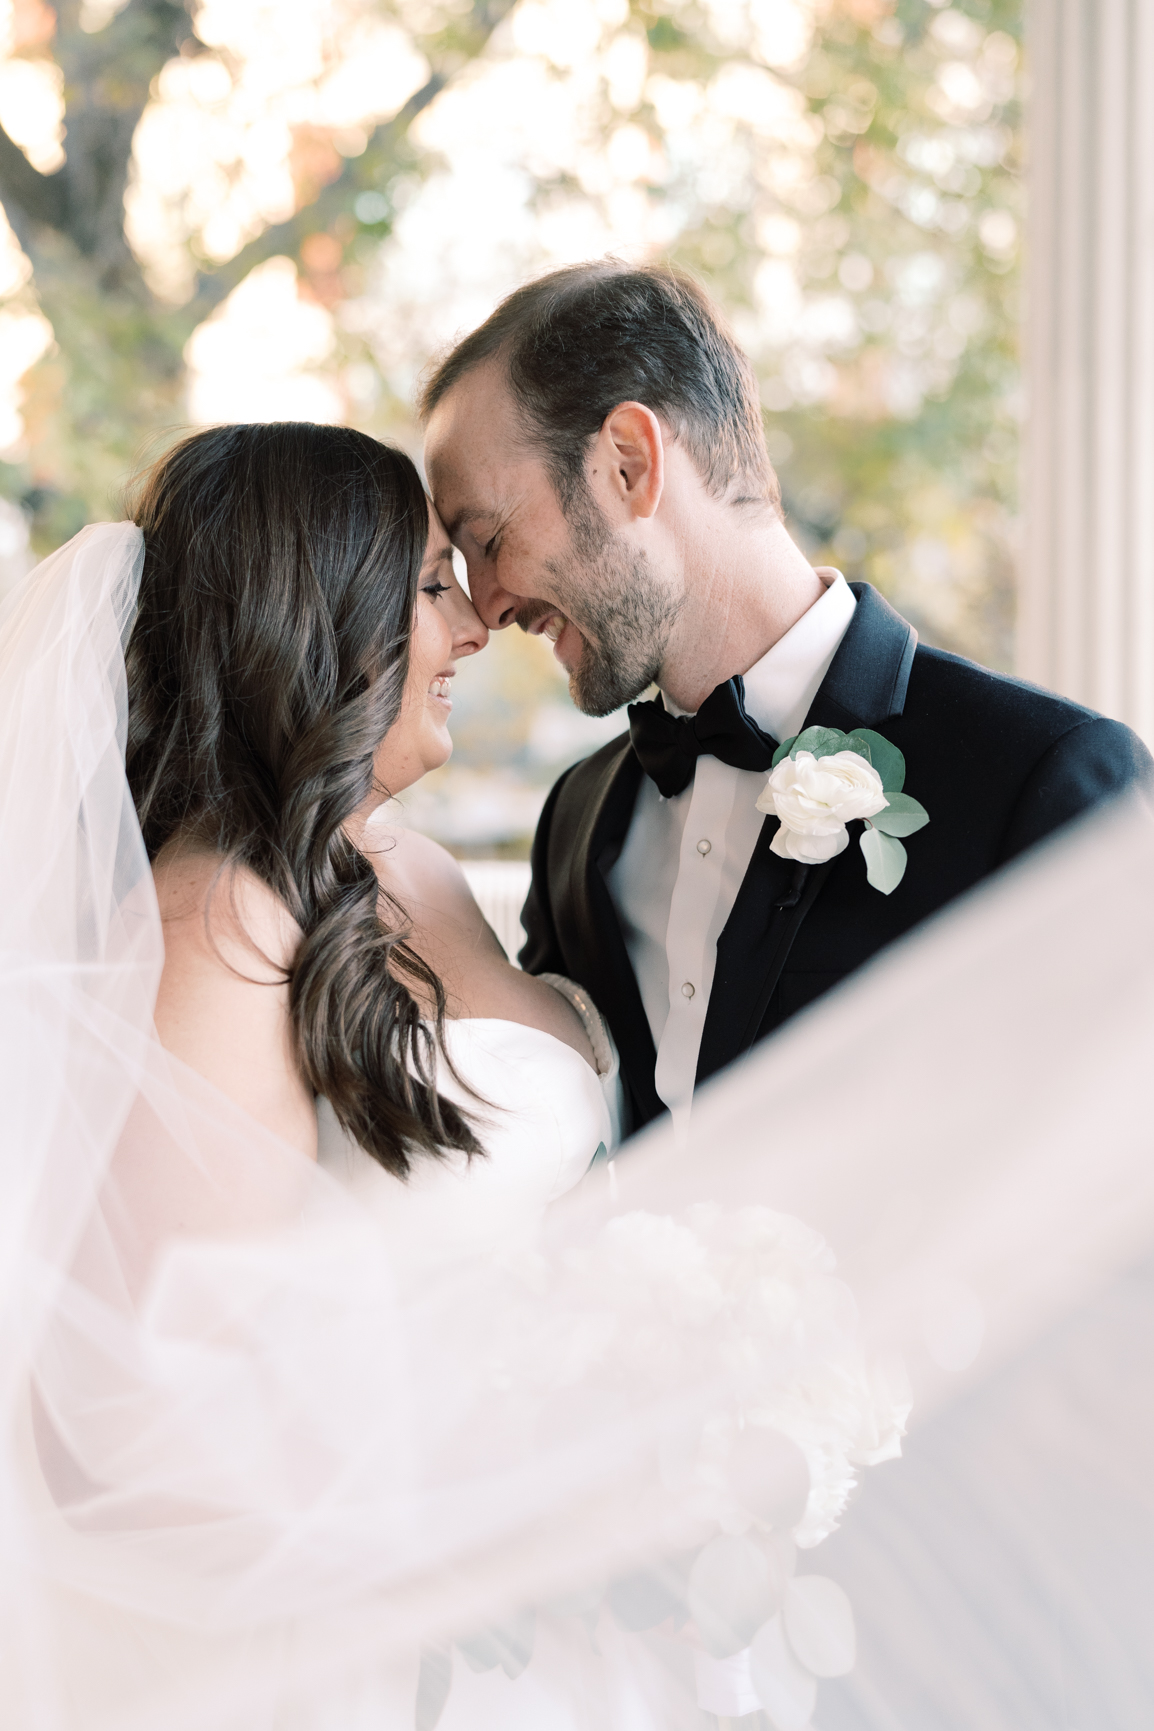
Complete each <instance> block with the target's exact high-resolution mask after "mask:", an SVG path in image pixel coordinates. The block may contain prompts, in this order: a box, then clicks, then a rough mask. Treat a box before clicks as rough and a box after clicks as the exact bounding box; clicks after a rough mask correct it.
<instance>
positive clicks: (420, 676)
mask: <svg viewBox="0 0 1154 1731" xmlns="http://www.w3.org/2000/svg"><path fill="white" fill-rule="evenodd" d="M488 641H489V633H488V631H487V629H486V627H485V626H484V625H482V623H481V621H480V619H478V617H477V614H476V612H475V610H474V608H473V603H472V602H471V601H470V600H469V597H468V596H467V595H466V594H465V591H464V590H463V589H462V588H461V586H460V584H459V583H458V582H457V579H456V576H455V575H454V572H453V549H452V547H451V546H450V544H449V537H448V536H447V535H446V533H445V531H444V529H443V528H442V526H441V520H440V518H439V517H438V516H437V513H436V512H435V511H434V510H433V507H432V506H431V505H430V506H429V544H428V547H427V548H426V550H425V562H424V564H423V565H422V567H421V575H420V578H419V581H418V593H417V606H416V611H415V613H414V615H413V636H412V641H411V643H410V645H409V676H408V678H407V680H406V681H405V691H404V696H403V698H402V700H401V713H400V715H399V716H398V717H397V719H396V721H395V722H394V723H393V725H392V727H390V729H389V731H388V733H386V735H385V737H384V739H383V740H382V741H381V743H380V745H379V746H378V747H377V754H376V757H375V759H374V761H373V769H374V772H375V777H376V780H377V782H378V784H379V785H380V786H382V787H385V788H387V789H388V791H389V792H390V793H400V791H401V789H402V788H405V787H411V786H412V785H413V783H414V782H415V781H419V780H420V779H421V777H422V776H423V775H426V774H428V772H429V770H430V769H436V768H438V766H439V765H440V764H442V763H444V762H445V761H446V760H447V759H448V757H449V756H450V754H451V752H452V750H453V741H452V739H451V738H450V737H449V715H450V713H451V711H452V708H453V700H452V697H451V695H450V693H451V690H452V687H451V685H450V681H451V680H452V678H453V675H454V674H455V673H456V671H457V662H458V661H459V660H460V659H461V657H462V656H463V655H475V654H476V653H477V651H478V650H479V649H483V648H484V647H485V645H486V643H487V642H488Z"/></svg>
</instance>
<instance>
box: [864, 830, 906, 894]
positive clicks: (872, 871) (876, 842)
mask: <svg viewBox="0 0 1154 1731" xmlns="http://www.w3.org/2000/svg"><path fill="white" fill-rule="evenodd" d="M861 850H862V853H863V854H864V855H865V862H866V878H867V879H868V881H869V883H870V885H871V886H872V887H873V888H874V889H875V890H880V891H881V893H882V895H883V896H888V895H892V894H893V892H894V891H895V890H896V889H897V887H898V885H899V884H900V883H901V881H902V879H903V878H904V877H905V875H906V865H907V863H908V857H909V856H908V855H907V853H906V850H905V848H904V847H903V846H902V844H901V842H900V841H895V840H894V838H893V837H892V836H888V835H883V834H882V832H881V830H880V829H873V828H871V827H870V826H869V825H868V824H867V826H866V828H865V831H864V832H863V834H862V838H861Z"/></svg>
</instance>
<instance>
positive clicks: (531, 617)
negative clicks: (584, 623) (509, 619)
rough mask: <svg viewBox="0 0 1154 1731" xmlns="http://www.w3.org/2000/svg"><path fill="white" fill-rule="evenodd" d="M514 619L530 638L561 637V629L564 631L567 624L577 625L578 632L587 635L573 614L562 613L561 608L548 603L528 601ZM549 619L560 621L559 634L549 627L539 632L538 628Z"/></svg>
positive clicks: (519, 609) (518, 610)
mask: <svg viewBox="0 0 1154 1731" xmlns="http://www.w3.org/2000/svg"><path fill="white" fill-rule="evenodd" d="M513 619H514V622H515V623H516V624H517V625H519V626H520V627H521V630H522V631H525V632H527V633H528V634H529V635H530V636H538V635H540V636H553V637H556V636H559V635H560V629H563V628H564V625H565V624H566V623H571V624H574V625H576V626H577V629H578V631H581V633H582V636H584V635H585V633H584V631H582V628H581V626H580V624H579V623H578V621H577V620H575V619H574V618H573V616H572V614H570V613H564V612H562V610H561V608H560V607H553V606H551V605H550V603H549V602H548V601H526V603H525V605H524V606H523V607H519V608H518V609H517V612H516V613H515V614H514V615H513ZM547 619H556V620H558V621H560V628H559V630H558V631H557V632H550V631H549V630H548V627H546V629H545V631H544V632H539V631H538V629H537V628H538V627H539V626H540V625H541V624H542V622H543V621H544V620H547Z"/></svg>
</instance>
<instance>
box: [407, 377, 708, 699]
mask: <svg viewBox="0 0 1154 1731" xmlns="http://www.w3.org/2000/svg"><path fill="white" fill-rule="evenodd" d="M425 463H426V468H427V472H428V477H429V483H430V486H431V488H432V493H433V499H434V502H435V504H436V507H437V511H438V512H439V514H440V516H441V519H442V521H443V522H444V524H445V526H446V528H447V529H448V532H449V535H450V538H451V539H452V541H453V543H454V545H455V546H457V547H459V548H460V550H461V552H462V554H463V555H464V558H465V563H466V566H467V568H468V573H469V593H470V595H471V596H472V599H473V604H474V606H475V607H476V609H477V612H478V613H479V614H480V616H481V618H482V619H483V620H484V622H485V624H486V625H487V626H488V627H489V628H490V630H493V631H498V630H501V629H502V628H503V627H504V626H507V625H519V626H520V627H521V629H522V630H523V631H527V632H529V633H531V634H532V635H534V636H539V635H544V636H546V637H549V638H550V639H552V641H553V652H554V654H555V655H556V657H557V660H558V661H559V662H560V663H561V665H562V667H564V669H565V671H566V673H567V674H568V675H569V689H570V692H571V694H572V696H573V701H574V702H575V703H576V704H577V706H578V708H579V709H583V710H584V711H585V712H586V714H588V715H608V714H610V713H611V712H612V711H613V710H615V709H619V708H620V707H621V705H622V704H623V703H627V702H629V701H630V700H631V699H633V698H635V697H638V696H640V694H641V693H642V692H643V691H644V690H645V689H646V688H647V687H648V686H649V685H651V684H653V682H654V681H655V680H656V679H657V676H658V672H659V670H660V667H661V663H662V660H663V658H664V654H665V650H666V646H667V644H668V641H669V636H670V632H671V630H672V628H673V623H674V620H675V619H676V616H677V613H678V611H679V605H680V598H679V597H678V596H677V595H676V594H675V593H674V592H673V591H672V590H671V588H670V586H669V585H668V584H667V583H665V582H663V581H662V580H661V578H660V574H658V573H656V572H655V571H654V570H653V568H652V566H651V564H650V561H649V560H648V559H647V558H646V556H645V554H644V553H643V552H642V551H641V550H640V549H639V548H637V547H635V546H634V545H632V544H631V543H630V542H629V541H628V540H626V538H625V537H624V536H622V535H620V534H618V533H616V532H615V531H614V528H613V526H612V524H611V523H610V522H609V521H608V520H607V518H606V517H605V515H604V514H603V512H602V511H601V509H600V508H599V506H598V503H597V501H596V499H595V497H594V496H593V494H592V493H591V492H590V491H589V490H588V488H583V489H581V490H580V491H579V493H578V496H577V497H576V498H575V499H574V500H573V501H571V502H570V504H569V506H568V509H567V510H565V509H563V508H562V505H561V501H560V499H559V497H558V494H557V489H556V486H555V484H554V482H553V479H552V477H551V476H550V474H549V471H548V469H547V467H546V464H545V461H544V459H543V457H542V455H541V452H540V450H539V449H538V448H537V447H536V446H535V445H534V443H533V441H532V438H531V435H530V432H529V429H528V428H527V427H526V423H525V419H524V416H523V415H522V414H521V412H520V411H519V409H518V407H517V405H516V403H515V402H514V400H513V397H512V394H511V392H510V391H509V389H508V386H507V385H506V383H505V378H504V373H503V371H502V369H501V368H500V366H499V364H498V363H496V362H486V363H485V364H484V365H482V366H479V367H477V368H475V369H474V370H473V371H472V372H471V373H467V374H466V375H465V377H464V378H462V379H460V380H459V381H458V382H457V384H455V385H454V386H453V388H452V389H451V390H450V391H448V392H447V393H446V395H445V396H444V397H443V398H442V399H441V401H440V402H439V403H438V404H437V407H436V408H435V409H434V411H433V413H432V414H431V416H430V417H429V426H428V432H427V435H426V441H425Z"/></svg>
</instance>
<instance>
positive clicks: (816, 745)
mask: <svg viewBox="0 0 1154 1731" xmlns="http://www.w3.org/2000/svg"><path fill="white" fill-rule="evenodd" d="M844 741H845V734H844V733H842V732H841V731H840V730H839V729H838V728H836V727H807V728H806V730H805V732H804V733H799V734H798V736H797V738H796V739H795V740H794V742H793V749H792V751H791V752H790V754H789V755H790V756H791V757H796V756H797V754H798V752H799V751H812V752H813V755H814V756H815V757H832V756H833V754H834V752H835V751H840V750H841V748H842V745H843V743H844Z"/></svg>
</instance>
